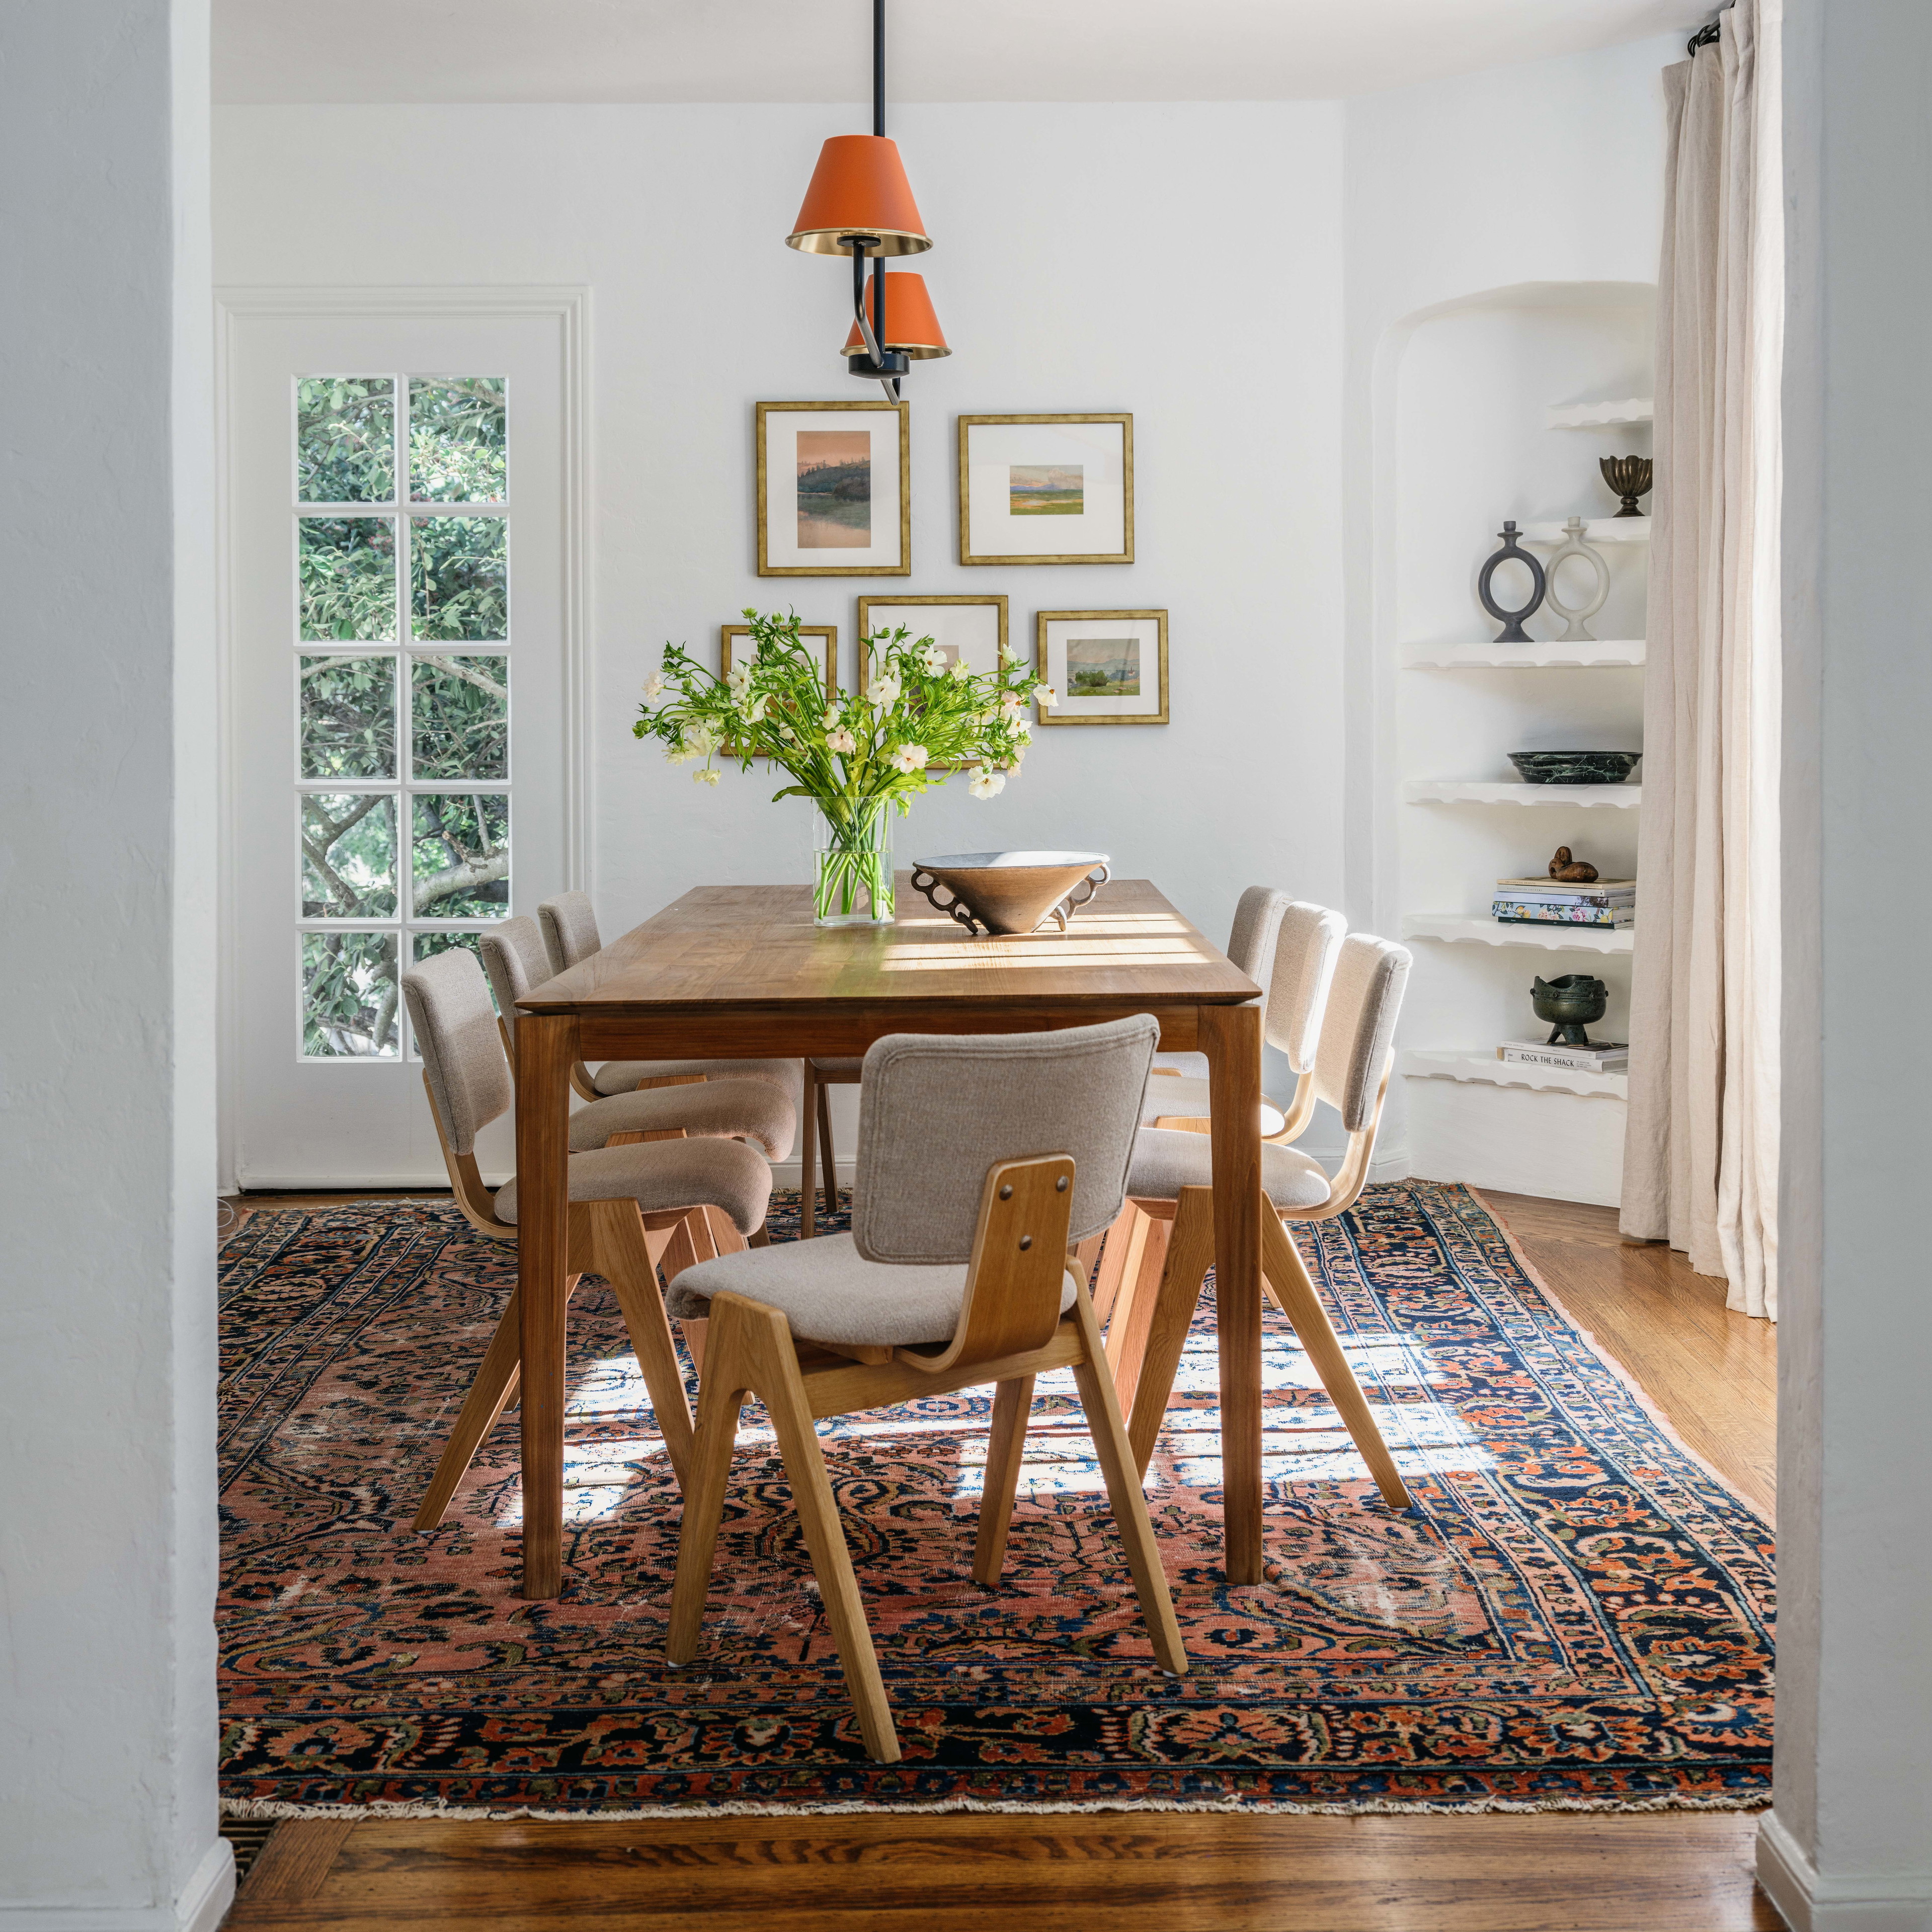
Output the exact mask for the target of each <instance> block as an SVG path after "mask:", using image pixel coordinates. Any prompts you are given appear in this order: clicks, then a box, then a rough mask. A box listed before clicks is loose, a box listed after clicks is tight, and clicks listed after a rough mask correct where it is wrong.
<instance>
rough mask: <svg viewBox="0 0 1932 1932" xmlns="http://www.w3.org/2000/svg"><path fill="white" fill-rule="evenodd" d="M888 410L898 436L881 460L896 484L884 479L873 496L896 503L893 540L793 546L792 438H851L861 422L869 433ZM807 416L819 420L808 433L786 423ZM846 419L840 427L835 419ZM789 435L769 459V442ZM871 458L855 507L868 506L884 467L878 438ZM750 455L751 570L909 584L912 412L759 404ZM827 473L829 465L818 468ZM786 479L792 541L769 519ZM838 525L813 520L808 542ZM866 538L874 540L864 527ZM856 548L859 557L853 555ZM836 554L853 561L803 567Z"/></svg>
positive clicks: (885, 406) (875, 406) (901, 407)
mask: <svg viewBox="0 0 1932 1932" xmlns="http://www.w3.org/2000/svg"><path fill="white" fill-rule="evenodd" d="M880 410H892V411H893V412H895V413H896V414H897V416H898V436H897V437H895V438H891V439H888V440H886V454H887V455H889V457H890V458H891V460H892V467H893V468H894V469H895V470H896V472H897V476H896V478H895V480H894V479H888V480H887V481H886V487H885V489H884V490H883V492H881V494H882V495H883V496H884V498H885V499H886V501H887V502H889V501H890V500H891V499H892V497H893V496H896V497H897V498H898V511H899V514H898V523H897V528H896V531H895V535H894V537H893V539H892V541H878V542H875V543H873V544H868V545H863V546H861V545H858V544H849V545H848V544H844V543H843V542H841V543H839V544H833V545H829V546H823V547H821V546H820V545H819V544H816V543H814V544H805V543H803V542H802V541H800V540H799V532H800V530H801V529H802V524H801V523H799V520H798V510H797V504H798V493H797V484H796V478H797V477H798V475H799V468H798V465H799V460H800V453H799V449H798V438H799V436H800V435H801V434H817V433H821V432H829V433H831V434H842V435H845V436H850V435H852V434H855V433H856V431H858V429H859V428H860V426H861V425H863V426H864V427H865V428H866V429H867V430H868V431H870V430H871V428H872V422H871V419H872V418H873V416H874V415H875V413H877V412H878V411H880ZM805 415H809V416H816V417H819V418H821V419H823V421H821V422H816V423H814V424H812V425H810V426H809V427H807V426H805V425H802V424H796V423H793V422H790V421H789V420H787V419H790V418H793V417H796V416H805ZM841 418H844V419H847V421H846V422H844V423H842V424H841V422H840V421H839V419H841ZM787 436H789V437H790V447H789V449H780V450H779V452H778V462H777V463H776V464H774V462H773V460H772V440H773V438H774V437H777V438H778V440H779V441H780V442H781V443H783V442H784V440H785V439H786V437H787ZM869 448H870V453H869V455H868V458H867V459H866V463H867V468H868V472H871V474H868V479H867V489H868V494H867V495H866V496H865V498H864V499H862V500H864V501H865V502H867V503H868V504H872V503H874V501H875V499H874V497H873V496H871V494H870V493H869V491H870V488H871V481H872V480H873V475H875V473H876V472H877V469H879V468H880V467H881V466H882V465H881V463H880V461H879V458H880V446H879V439H878V438H877V437H876V435H874V436H873V437H872V438H871V443H870V446H869ZM754 455H755V459H756V460H755V463H754V468H755V471H756V475H755V481H754V490H755V491H756V493H757V532H758V538H757V571H758V574H759V575H760V577H909V576H910V575H911V574H912V430H911V405H910V404H907V403H889V402H886V401H883V400H881V401H877V402H863V403H847V402H838V403H760V404H757V420H756V428H755V430H754ZM823 466H829V463H828V464H826V465H823ZM823 466H821V467H823ZM785 476H789V477H790V478H792V479H793V480H792V483H791V485H790V491H791V493H790V496H788V498H787V501H788V502H789V503H790V505H791V506H792V508H790V511H787V512H785V513H784V514H789V515H790V516H791V517H792V518H793V523H792V525H791V526H790V527H791V532H792V533H791V535H789V536H787V535H786V534H785V529H786V526H785V525H784V523H782V522H781V521H779V520H778V519H777V518H775V517H774V514H773V508H772V490H773V489H774V488H775V487H777V486H778V483H779V481H780V480H781V478H783V477H785ZM813 521H814V523H815V524H817V526H818V527H817V529H815V530H814V535H823V534H825V533H826V530H827V529H828V527H829V526H831V525H832V524H834V523H837V522H839V521H841V520H839V519H828V518H820V517H814V519H813ZM866 529H867V532H868V534H877V533H876V532H874V531H873V529H872V526H871V523H870V520H869V512H868V523H867V525H866ZM861 548H863V549H864V550H865V556H863V557H862V558H859V557H858V556H857V555H856V553H857V551H858V550H860V549H861ZM840 549H845V550H849V551H850V552H851V553H853V560H851V561H848V562H843V563H817V562H810V561H803V560H801V559H808V558H810V557H811V556H812V555H813V554H814V552H816V553H818V554H823V555H830V554H832V553H835V551H836V550H840Z"/></svg>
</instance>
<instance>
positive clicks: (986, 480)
mask: <svg viewBox="0 0 1932 1932" xmlns="http://www.w3.org/2000/svg"><path fill="white" fill-rule="evenodd" d="M1133 560H1134V419H1133V417H1132V416H1128V415H1124V414H1123V415H1119V416H962V417H961V418H960V419H959V561H960V562H962V563H1132V562H1133Z"/></svg>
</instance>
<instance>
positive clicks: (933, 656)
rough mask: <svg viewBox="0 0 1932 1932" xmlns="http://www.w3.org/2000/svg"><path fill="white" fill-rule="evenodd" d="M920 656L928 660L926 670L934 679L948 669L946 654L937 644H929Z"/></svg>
mask: <svg viewBox="0 0 1932 1932" xmlns="http://www.w3.org/2000/svg"><path fill="white" fill-rule="evenodd" d="M919 655H920V656H921V657H922V658H924V659H925V660H926V669H927V670H929V671H930V672H931V673H932V675H933V676H935V677H937V676H938V675H939V673H941V671H943V670H944V669H945V668H946V653H945V652H944V651H942V650H941V649H940V648H939V646H938V645H937V644H928V645H927V646H926V649H924V650H922V652H920V653H919Z"/></svg>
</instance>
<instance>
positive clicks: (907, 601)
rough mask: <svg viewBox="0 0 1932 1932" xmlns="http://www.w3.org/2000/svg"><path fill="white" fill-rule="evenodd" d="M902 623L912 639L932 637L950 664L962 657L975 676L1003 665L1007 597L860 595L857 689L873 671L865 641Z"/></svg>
mask: <svg viewBox="0 0 1932 1932" xmlns="http://www.w3.org/2000/svg"><path fill="white" fill-rule="evenodd" d="M900 625H904V627H905V628H906V630H907V633H908V634H909V637H910V640H912V641H913V642H916V641H917V640H919V638H921V637H930V638H931V639H932V641H933V642H934V643H935V644H937V645H938V647H939V649H941V651H942V652H944V654H945V656H946V658H947V662H948V664H953V663H956V662H957V661H959V659H960V658H965V661H966V668H967V669H968V670H970V671H971V673H973V675H974V676H975V677H985V676H989V675H990V674H991V673H992V672H994V671H996V670H998V669H999V667H1000V665H1001V661H1002V660H1003V659H1004V658H1005V657H1006V655H1007V600H1006V599H1005V598H1004V597H862V598H859V689H860V690H861V691H863V690H864V689H865V681H866V679H867V678H868V676H870V674H871V666H870V665H869V664H868V661H867V659H868V655H869V653H868V652H867V650H866V649H865V640H866V638H868V637H871V636H873V635H874V634H876V633H877V632H878V631H895V630H897V629H898V628H899V627H900Z"/></svg>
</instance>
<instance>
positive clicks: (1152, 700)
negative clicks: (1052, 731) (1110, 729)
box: [1034, 610, 1167, 724]
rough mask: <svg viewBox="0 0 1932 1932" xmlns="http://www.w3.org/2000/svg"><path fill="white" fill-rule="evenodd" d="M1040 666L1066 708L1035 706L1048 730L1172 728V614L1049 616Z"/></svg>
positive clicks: (1039, 620)
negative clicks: (1072, 727) (1088, 726)
mask: <svg viewBox="0 0 1932 1932" xmlns="http://www.w3.org/2000/svg"><path fill="white" fill-rule="evenodd" d="M1034 670H1036V671H1037V673H1039V674H1040V676H1042V677H1043V678H1044V679H1046V681H1047V682H1048V683H1049V684H1050V685H1052V687H1053V688H1054V690H1055V692H1056V693H1057V694H1058V696H1059V699H1060V702H1059V703H1057V704H1055V705H1053V706H1051V707H1050V708H1049V706H1046V705H1043V704H1037V705H1036V706H1034V709H1035V710H1036V711H1037V712H1038V713H1039V715H1040V722H1041V724H1166V722H1167V613H1166V611H1165V610H1043V611H1041V612H1040V613H1039V615H1038V616H1037V617H1036V618H1035V619H1034Z"/></svg>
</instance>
